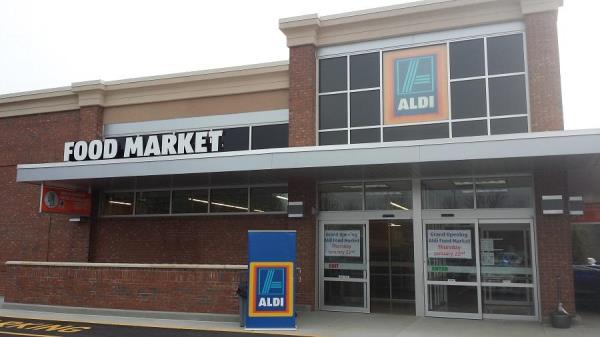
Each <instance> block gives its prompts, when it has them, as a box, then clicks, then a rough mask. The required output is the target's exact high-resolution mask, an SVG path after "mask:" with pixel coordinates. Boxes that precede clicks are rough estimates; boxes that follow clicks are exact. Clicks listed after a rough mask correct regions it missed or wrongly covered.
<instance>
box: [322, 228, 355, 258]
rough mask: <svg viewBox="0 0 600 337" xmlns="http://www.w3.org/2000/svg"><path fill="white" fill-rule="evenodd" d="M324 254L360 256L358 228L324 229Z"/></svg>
mask: <svg viewBox="0 0 600 337" xmlns="http://www.w3.org/2000/svg"><path fill="white" fill-rule="evenodd" d="M325 256H337V257H360V230H326V231H325Z"/></svg>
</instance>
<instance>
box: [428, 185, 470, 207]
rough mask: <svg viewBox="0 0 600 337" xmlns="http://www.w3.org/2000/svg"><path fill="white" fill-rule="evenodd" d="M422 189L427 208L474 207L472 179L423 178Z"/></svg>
mask: <svg viewBox="0 0 600 337" xmlns="http://www.w3.org/2000/svg"><path fill="white" fill-rule="evenodd" d="M421 191H422V192H421V198H422V200H423V208H425V209H459V208H473V207H474V203H473V202H474V200H473V199H474V198H473V196H474V194H475V193H474V191H473V180H472V179H437V180H423V182H422V187H421Z"/></svg>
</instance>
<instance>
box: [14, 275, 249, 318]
mask: <svg viewBox="0 0 600 337" xmlns="http://www.w3.org/2000/svg"><path fill="white" fill-rule="evenodd" d="M7 269H8V282H7V286H6V298H5V301H6V302H8V303H27V304H43V305H66V306H76V307H94V308H114V309H132V310H159V311H182V312H201V313H209V312H210V313H222V314H235V313H237V312H238V310H239V309H238V308H239V306H238V299H237V297H236V295H235V291H236V289H237V287H238V282H239V277H240V273H241V272H242V271H239V270H218V269H191V268H190V269H180V268H170V269H169V268H165V269H163V268H160V269H158V268H114V267H58V266H20V265H9V266H8V268H7Z"/></svg>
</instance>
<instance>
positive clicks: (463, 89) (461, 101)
mask: <svg viewBox="0 0 600 337" xmlns="http://www.w3.org/2000/svg"><path fill="white" fill-rule="evenodd" d="M450 88H451V95H452V103H451V105H452V119H462V118H476V117H486V115H487V101H486V92H485V80H484V79H479V80H469V81H458V82H452V83H451V84H450Z"/></svg>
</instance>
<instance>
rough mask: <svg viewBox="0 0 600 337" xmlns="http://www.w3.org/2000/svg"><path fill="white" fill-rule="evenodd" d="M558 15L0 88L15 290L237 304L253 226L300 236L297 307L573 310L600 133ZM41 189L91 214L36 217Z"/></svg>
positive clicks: (495, 12)
mask: <svg viewBox="0 0 600 337" xmlns="http://www.w3.org/2000/svg"><path fill="white" fill-rule="evenodd" d="M560 5H561V4H560V1H542V0H540V1H533V0H522V1H493V0H484V1H475V2H474V1H441V2H434V3H429V2H423V3H419V2H417V3H414V4H408V5H401V6H393V7H388V8H379V9H373V10H367V11H363V12H354V13H346V14H340V15H333V16H328V17H318V16H316V15H309V16H302V17H295V18H288V19H282V20H281V21H280V29H281V30H282V31H283V33H284V34H285V35H286V36H287V42H288V46H289V48H290V58H289V61H286V62H276V63H269V64H260V65H252V66H244V67H238V68H227V69H217V70H210V71H203V72H194V73H186V74H175V75H166V76H156V77H150V78H140V79H131V80H122V81H113V82H101V81H91V82H83V83H74V84H73V85H72V86H71V87H69V88H58V89H51V90H45V91H40V92H31V93H22V94H14V95H6V96H3V97H0V117H2V118H1V119H0V122H1V123H0V127H1V128H2V131H3V132H2V133H1V135H2V136H0V137H2V139H3V141H2V145H1V146H3V149H2V153H5V154H6V156H5V158H3V159H2V161H3V163H2V165H0V166H1V170H2V171H1V172H2V174H1V175H0V178H1V182H2V184H3V186H4V188H5V189H6V191H8V193H9V194H10V195H14V196H15V198H13V199H7V200H3V201H2V207H0V210H1V212H2V213H0V215H1V218H2V219H4V220H0V229H1V230H3V232H4V233H5V234H4V237H5V238H6V239H5V242H6V243H7V244H6V245H3V247H4V248H2V249H0V251H2V255H0V256H2V258H3V259H4V260H3V261H10V262H8V263H7V264H6V265H5V266H3V268H2V269H0V270H1V271H2V273H0V294H4V295H5V296H6V302H9V304H10V303H14V304H19V303H21V304H23V303H28V304H52V305H69V306H96V307H108V308H123V309H144V310H169V311H192V312H210V313H234V312H236V310H237V307H236V302H235V297H234V295H233V293H234V291H235V287H236V282H237V280H238V277H239V274H240V273H243V272H244V271H243V270H244V268H245V264H246V263H247V256H246V233H247V231H248V230H261V229H275V230H276V229H280V230H290V229H293V230H296V231H297V236H298V243H297V245H298V247H297V251H298V256H297V270H296V273H297V282H298V284H297V294H296V296H297V297H296V298H297V300H296V303H297V307H298V308H301V309H306V310H336V311H348V312H372V313H376V312H392V313H399V314H411V315H419V316H434V317H454V318H470V319H481V318H509V319H529V320H540V319H543V318H545V317H547V315H548V314H549V313H550V312H551V311H552V310H553V309H554V308H555V306H556V301H555V299H556V290H557V284H558V285H559V286H560V288H561V292H562V298H561V301H562V302H563V303H564V304H565V305H566V307H567V309H568V310H570V311H572V312H574V310H575V307H574V302H573V286H572V267H571V254H572V252H571V243H570V235H571V229H570V226H571V225H570V223H571V216H570V215H569V212H570V207H571V209H572V208H573V207H574V206H573V205H571V204H570V202H569V200H570V199H569V198H570V197H573V196H574V195H571V194H572V193H571V191H570V190H569V186H568V185H569V184H568V180H569V179H568V176H569V172H571V171H573V170H574V169H577V170H582V169H583V172H585V174H590V175H597V174H598V170H597V168H598V166H597V165H598V164H597V163H598V158H599V157H598V156H599V155H600V151H599V150H598V149H597V146H595V144H598V141H599V140H600V132H598V130H580V131H563V123H562V106H561V98H560V97H561V89H560V70H559V63H558V42H557V38H556V15H557V10H558V7H559V6H560ZM578 172H579V173H578V174H581V173H580V172H581V171H578ZM41 184H44V185H46V186H54V187H64V188H69V189H74V190H79V191H89V192H90V193H91V195H92V208H93V210H92V216H91V217H89V218H80V217H73V216H64V215H56V214H44V213H39V212H38V210H39V203H40V198H39V193H40V192H39V189H40V185H41ZM558 197H560V198H558ZM548 200H554V202H549V201H548ZM556 200H558V202H556ZM17 201H18V202H17ZM585 201H586V200H583V202H585ZM23 261H28V262H23ZM95 268H96V269H95ZM97 270H101V271H102V272H96V271H97ZM116 270H118V272H117V271H116ZM128 273H131V275H129V274H128ZM141 274H143V276H140V275H141ZM40 275H46V276H40ZM49 275H53V276H52V277H50V276H49ZM73 275H80V276H81V275H86V276H85V278H89V279H93V280H94V282H91V281H90V282H79V283H77V282H76V280H77V276H73ZM106 275H112V276H106ZM127 275H129V276H127ZM153 275H154V276H153ZM172 275H179V276H178V277H175V276H172ZM558 276H561V279H560V280H559V281H557V277H558ZM40 277H42V279H40ZM137 277H139V281H138V282H137V283H135V285H134V284H128V283H127V280H129V279H132V278H137ZM162 277H165V279H164V282H162V281H160V282H159V281H156V280H163V279H162ZM55 279H59V280H60V282H62V283H60V282H59V283H60V284H63V283H64V282H74V283H73V284H72V285H71V286H69V287H59V288H58V290H57V288H52V290H49V289H44V287H39V286H36V282H37V281H43V282H53V280H55ZM65 280H68V281H65ZM74 280H75V281H74ZM182 280H196V281H197V282H195V283H196V284H194V282H191V283H185V281H182ZM103 282H105V283H106V285H105V286H106V287H104V286H101V285H102V284H103ZM111 284H112V285H111ZM114 284H121V286H115V285H114ZM139 284H145V286H142V287H140V286H139ZM200 284H202V286H201V287H200V288H201V289H200V288H198V285H200ZM69 292H71V295H70V294H69ZM103 292H105V293H103ZM73 293H75V294H79V297H78V296H72V294H73ZM100 293H103V295H106V296H103V298H99V297H100V296H99V295H98V296H96V294H100ZM78 298H80V299H78ZM107 298H108V299H107Z"/></svg>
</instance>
